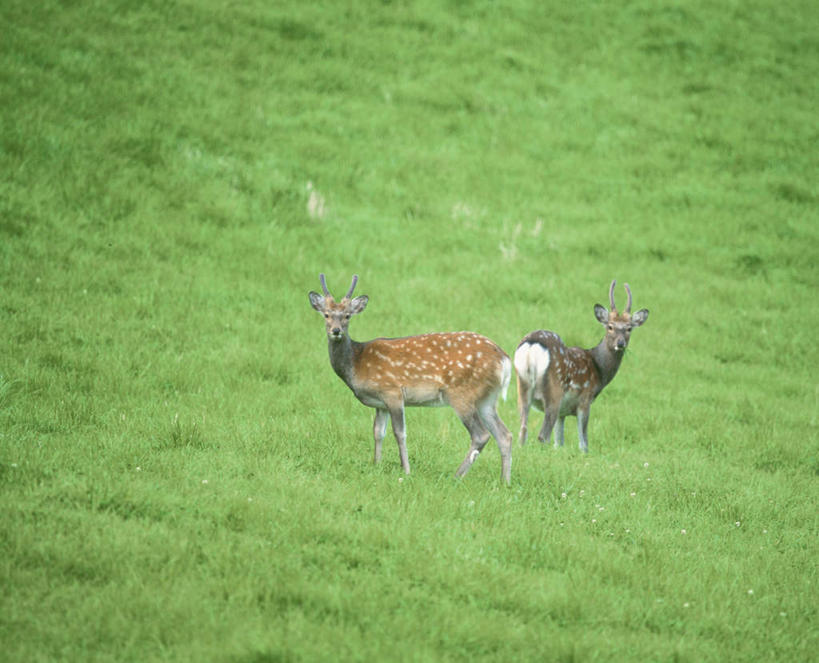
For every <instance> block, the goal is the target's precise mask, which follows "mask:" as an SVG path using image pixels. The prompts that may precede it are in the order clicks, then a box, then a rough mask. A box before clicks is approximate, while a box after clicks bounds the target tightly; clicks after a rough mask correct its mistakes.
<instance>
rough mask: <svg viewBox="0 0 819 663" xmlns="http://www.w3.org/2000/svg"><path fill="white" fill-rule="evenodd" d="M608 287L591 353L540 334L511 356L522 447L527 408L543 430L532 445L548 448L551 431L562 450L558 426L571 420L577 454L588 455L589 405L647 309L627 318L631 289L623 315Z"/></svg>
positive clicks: (597, 306) (596, 310) (611, 376)
mask: <svg viewBox="0 0 819 663" xmlns="http://www.w3.org/2000/svg"><path fill="white" fill-rule="evenodd" d="M616 284H617V281H616V280H613V281H612V282H611V286H610V287H609V306H610V309H611V310H606V309H605V307H603V306H601V305H600V304H595V306H594V315H595V318H597V321H598V322H599V323H600V324H601V325H603V327H604V328H605V330H606V334H605V336H604V337H603V339H602V340H601V341H600V342H599V343H598V344H597V345H596V346H595V347H593V348H590V349H588V350H584V349H583V348H579V347H567V346H566V345H565V344H564V343H563V341H562V340H561V339H560V337H559V336H558V335H557V334H555V333H554V332H551V331H545V330H543V329H540V330H537V331H533V332H531V333H530V334H527V335H526V336H525V337H524V338H523V340H521V342H520V344H519V345H518V347H517V349H516V350H515V355H514V357H515V360H514V361H515V370H516V371H517V376H518V378H517V384H518V411H519V413H520V432H519V434H518V440H519V442H520V444H521V445H524V444H526V436H527V421H528V418H529V409H530V408H531V406H532V405H534V406H535V408H536V409H538V410H541V411H543V425H542V426H541V429H540V433H539V434H538V440H539V441H540V442H541V443H542V444H548V443H549V441H550V439H551V435H552V428H553V427H554V426H555V424H557V429H556V431H555V448H558V447H562V446H563V424H564V420H565V419H566V417H567V416H569V415H573V416H575V417H577V433H578V437H579V438H580V440H579V446H580V450H581V451H582V452H583V453H588V450H589V439H588V436H587V430H588V425H589V410H590V408H591V404H592V402H594V399H595V398H597V396H598V395H599V394H600V392H601V391H603V389H604V388H605V387H606V385H608V384H609V383H610V382H611V381H612V380H613V379H614V376H615V375H617V371H618V369H619V368H620V363H621V362H622V361H623V356H624V355H625V352H626V348H627V347H628V343H629V339H630V337H631V331H632V330H633V329H634V328H635V327H639V326H640V325H642V324H643V323H644V322H645V321H646V319H647V318H648V309H641V310H639V311H637V312H636V313H635V314H634V315H632V314H631V304H632V297H631V288H629V286H628V283H626V284H625V286H626V293H627V294H628V303H627V305H626V310H625V311H624V312H623V313H619V312H618V311H617V307H616V306H615V304H614V286H615V285H616Z"/></svg>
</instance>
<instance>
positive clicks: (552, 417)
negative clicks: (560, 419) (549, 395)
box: [537, 406, 558, 444]
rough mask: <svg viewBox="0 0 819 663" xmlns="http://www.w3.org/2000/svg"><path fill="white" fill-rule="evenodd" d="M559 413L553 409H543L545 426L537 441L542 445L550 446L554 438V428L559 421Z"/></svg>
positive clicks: (541, 428)
mask: <svg viewBox="0 0 819 663" xmlns="http://www.w3.org/2000/svg"><path fill="white" fill-rule="evenodd" d="M557 414H558V413H557V411H556V409H555V408H552V407H548V406H547V407H545V408H543V425H542V426H541V427H540V433H538V435H537V439H538V441H539V442H540V443H541V444H548V443H549V440H550V439H551V437H552V428H553V427H554V425H555V421H556V420H557Z"/></svg>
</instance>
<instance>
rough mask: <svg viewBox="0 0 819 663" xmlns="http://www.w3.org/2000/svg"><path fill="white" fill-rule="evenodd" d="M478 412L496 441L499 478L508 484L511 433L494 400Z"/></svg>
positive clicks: (509, 480) (510, 463)
mask: <svg viewBox="0 0 819 663" xmlns="http://www.w3.org/2000/svg"><path fill="white" fill-rule="evenodd" d="M479 413H480V416H481V421H483V423H484V425H485V426H486V427H487V428H488V429H489V432H490V433H492V436H493V437H494V438H495V441H496V442H497V443H498V450H499V451H500V455H501V480H502V481H505V482H506V484H507V485H509V484H510V483H512V433H510V432H509V429H508V428H507V427H506V425H505V424H504V423H503V420H502V419H501V418H500V415H499V414H498V410H497V402H496V401H492V402H490V403H486V404H484V405H483V406H482V407H481V409H480V410H479Z"/></svg>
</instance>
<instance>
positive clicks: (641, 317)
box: [594, 280, 648, 354]
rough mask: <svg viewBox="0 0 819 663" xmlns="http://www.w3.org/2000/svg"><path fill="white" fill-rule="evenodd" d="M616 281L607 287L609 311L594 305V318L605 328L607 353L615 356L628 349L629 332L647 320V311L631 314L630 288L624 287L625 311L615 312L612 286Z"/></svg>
mask: <svg viewBox="0 0 819 663" xmlns="http://www.w3.org/2000/svg"><path fill="white" fill-rule="evenodd" d="M615 285H617V281H616V280H614V281H612V282H611V286H610V287H609V306H610V307H611V310H609V311H607V310H606V308H605V307H604V306H601V305H600V304H595V305H594V316H595V317H596V318H597V321H598V322H599V323H600V324H601V325H603V326H604V327H605V328H606V337H605V339H604V341H605V344H606V348H607V349H608V351H609V352H611V353H614V354H617V353H621V352H623V351H625V349H626V348H627V347H628V342H629V338H630V337H631V330H632V329H634V328H635V327H639V326H640V325H642V324H643V323H644V322H645V321H646V318H648V310H647V309H640V310H639V311H637V313H635V314H634V315H632V314H631V288H629V287H628V283H626V284H625V286H626V293H627V294H628V303H627V304H626V310H625V311H624V312H623V313H619V312H618V311H617V306H616V305H615V304H614V286H615Z"/></svg>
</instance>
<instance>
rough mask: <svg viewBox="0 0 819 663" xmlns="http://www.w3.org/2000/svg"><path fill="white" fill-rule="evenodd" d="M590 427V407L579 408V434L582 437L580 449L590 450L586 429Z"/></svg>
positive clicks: (585, 451)
mask: <svg viewBox="0 0 819 663" xmlns="http://www.w3.org/2000/svg"><path fill="white" fill-rule="evenodd" d="M588 427H589V408H588V407H586V408H580V407H579V408H577V436H578V438H580V444H579V446H580V451H582V452H583V453H588V452H589V438H588V437H587V435H586V431H587V429H588Z"/></svg>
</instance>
